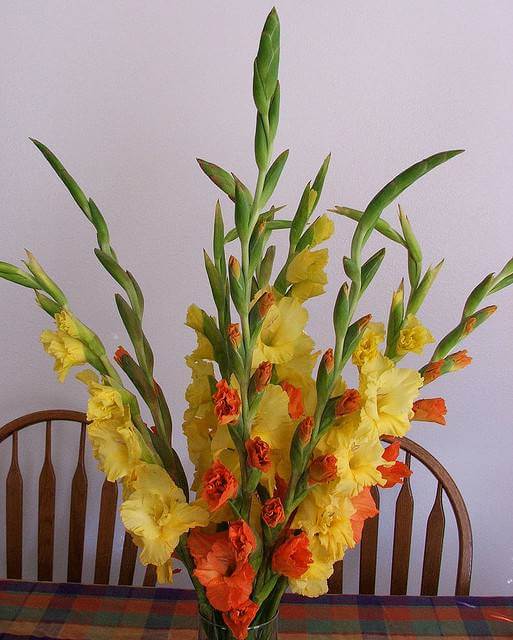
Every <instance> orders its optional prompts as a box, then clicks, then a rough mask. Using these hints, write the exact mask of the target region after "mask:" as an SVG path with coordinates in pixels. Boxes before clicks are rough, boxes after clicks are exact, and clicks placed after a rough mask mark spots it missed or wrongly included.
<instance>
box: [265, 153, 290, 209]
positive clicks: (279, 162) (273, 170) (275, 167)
mask: <svg viewBox="0 0 513 640" xmlns="http://www.w3.org/2000/svg"><path fill="white" fill-rule="evenodd" d="M288 157H289V150H288V149H286V150H285V151H282V152H281V153H280V155H279V156H278V157H277V158H276V160H275V161H274V162H273V163H272V165H271V166H270V167H269V169H268V170H267V173H266V176H265V180H264V186H263V189H262V195H261V196H260V202H259V206H260V207H264V206H265V204H266V202H267V201H268V200H269V198H270V197H271V196H272V194H273V192H274V189H275V188H276V185H277V184H278V180H279V179H280V176H281V173H282V171H283V168H284V167H285V163H286V162H287V158H288Z"/></svg>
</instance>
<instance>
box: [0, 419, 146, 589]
mask: <svg viewBox="0 0 513 640" xmlns="http://www.w3.org/2000/svg"><path fill="white" fill-rule="evenodd" d="M65 424H66V425H68V426H70V425H73V424H74V425H75V427H76V430H77V437H78V438H79V439H80V444H79V452H78V459H77V466H76V470H75V474H74V476H73V481H72V485H71V504H70V517H69V543H68V572H67V581H68V582H81V581H82V567H83V557H84V532H85V522H86V499H87V475H86V469H85V464H84V452H85V442H86V425H87V420H86V415H85V413H81V412H79V411H67V410H50V411H37V412H36V413H31V414H29V415H26V416H23V417H21V418H17V419H16V420H12V421H11V422H8V423H7V424H6V425H4V426H3V427H1V428H0V445H1V444H2V442H3V441H4V440H8V439H9V438H10V439H11V463H10V468H9V471H8V473H7V479H6V517H5V522H6V560H7V562H6V565H7V575H6V577H7V578H12V579H22V577H23V576H22V557H23V478H22V474H21V470H20V466H19V463H18V433H19V432H20V431H21V430H22V429H26V428H28V427H33V426H34V425H45V427H44V428H45V453H44V461H43V466H42V469H41V473H40V475H39V498H38V500H39V503H38V504H39V506H38V528H37V578H38V580H40V581H45V580H48V581H51V580H53V559H54V531H55V496H56V482H55V472H54V466H53V463H52V431H53V428H54V426H56V425H59V426H58V427H57V428H59V429H61V428H64V425H65ZM77 424H78V427H77V426H76V425H77ZM117 498H118V486H117V484H116V483H113V482H108V481H107V480H105V482H104V483H103V486H102V491H101V497H100V507H99V510H98V513H97V517H98V535H97V542H96V560H95V568H94V583H95V584H108V583H109V580H110V573H111V561H112V546H113V539H114V527H115V524H116V515H117ZM95 515H96V514H95ZM136 560H137V547H136V546H135V545H134V544H133V542H132V540H131V538H130V536H129V535H128V534H127V533H125V539H124V544H123V551H122V556H121V563H120V570H119V576H118V584H121V585H131V584H133V579H134V571H135V564H136ZM155 580H156V574H155V567H153V566H151V565H149V566H148V567H147V568H146V573H145V576H144V582H143V584H144V586H153V585H155Z"/></svg>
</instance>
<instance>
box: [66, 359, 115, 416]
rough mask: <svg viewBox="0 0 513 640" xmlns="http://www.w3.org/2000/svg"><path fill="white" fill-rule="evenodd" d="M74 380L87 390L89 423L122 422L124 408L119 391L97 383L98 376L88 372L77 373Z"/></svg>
mask: <svg viewBox="0 0 513 640" xmlns="http://www.w3.org/2000/svg"><path fill="white" fill-rule="evenodd" d="M76 378H77V380H80V381H81V382H83V383H84V384H86V385H87V386H88V388H89V402H88V403H87V419H88V420H89V421H90V422H92V421H94V420H100V421H101V420H119V421H121V422H122V421H123V420H124V418H125V407H124V406H123V401H122V399H121V394H120V393H119V391H117V390H116V389H114V388H113V387H109V386H108V385H105V384H101V383H100V382H98V376H96V375H95V374H94V373H93V372H92V371H90V370H87V371H81V372H80V373H77V375H76Z"/></svg>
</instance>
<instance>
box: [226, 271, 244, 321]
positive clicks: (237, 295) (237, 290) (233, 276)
mask: <svg viewBox="0 0 513 640" xmlns="http://www.w3.org/2000/svg"><path fill="white" fill-rule="evenodd" d="M237 264H239V263H238V262H237ZM228 276H229V280H230V295H231V298H232V300H233V304H234V305H235V308H236V309H237V311H238V312H239V314H240V313H241V312H242V311H243V309H244V306H245V304H246V293H245V288H244V283H243V278H242V272H241V271H240V265H239V269H238V273H236V272H235V270H234V269H233V268H232V267H231V266H230V264H229V266H228Z"/></svg>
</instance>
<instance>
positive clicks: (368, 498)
mask: <svg viewBox="0 0 513 640" xmlns="http://www.w3.org/2000/svg"><path fill="white" fill-rule="evenodd" d="M351 503H352V505H353V507H354V508H355V509H356V512H355V513H354V514H353V515H352V516H351V527H352V529H353V536H354V541H355V544H358V543H359V542H360V540H361V539H362V532H363V525H364V523H365V520H367V518H373V517H374V516H377V515H378V513H379V510H378V509H377V508H376V503H375V502H374V498H373V497H372V495H371V492H370V487H365V489H363V491H361V492H360V493H359V494H358V495H357V496H355V497H354V498H351Z"/></svg>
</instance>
